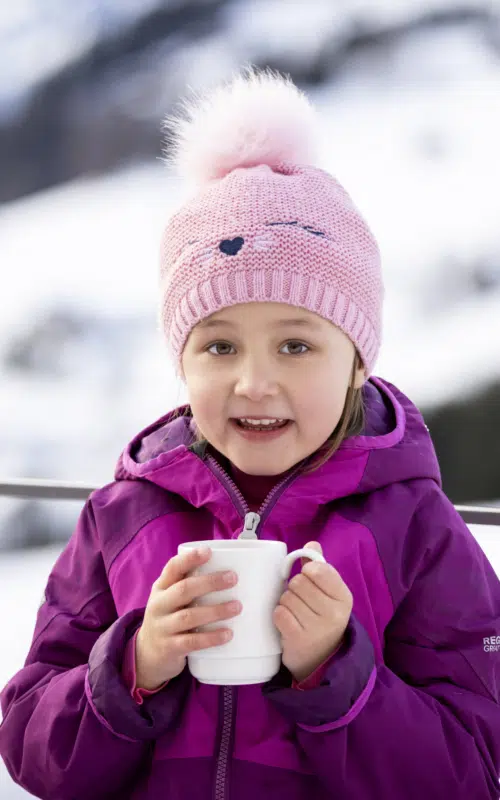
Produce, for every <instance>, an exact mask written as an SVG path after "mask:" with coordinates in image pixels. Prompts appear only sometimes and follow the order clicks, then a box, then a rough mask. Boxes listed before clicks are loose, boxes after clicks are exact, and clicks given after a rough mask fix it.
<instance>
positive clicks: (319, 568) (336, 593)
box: [302, 561, 352, 602]
mask: <svg viewBox="0 0 500 800" xmlns="http://www.w3.org/2000/svg"><path fill="white" fill-rule="evenodd" d="M302 574H303V575H304V576H305V577H307V578H309V580H311V581H312V583H313V584H314V585H315V586H316V587H317V588H318V589H320V591H322V592H324V594H325V595H327V596H328V597H329V598H330V599H331V600H337V601H344V602H348V601H350V602H352V594H351V591H350V589H349V587H348V586H347V584H345V583H344V581H343V580H342V578H341V577H340V574H339V573H338V572H337V570H336V569H335V567H332V565H331V564H322V563H319V562H317V561H310V562H309V563H308V564H306V565H305V566H304V567H303V569H302Z"/></svg>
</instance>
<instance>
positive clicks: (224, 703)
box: [214, 686, 236, 800]
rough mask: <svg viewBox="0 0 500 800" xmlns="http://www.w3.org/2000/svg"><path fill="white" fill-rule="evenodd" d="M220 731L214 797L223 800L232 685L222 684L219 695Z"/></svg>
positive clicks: (231, 724) (229, 750)
mask: <svg viewBox="0 0 500 800" xmlns="http://www.w3.org/2000/svg"><path fill="white" fill-rule="evenodd" d="M220 698H221V701H220V705H221V709H220V712H219V713H220V717H221V719H222V727H221V731H220V744H219V757H218V759H217V770H216V773H215V789H214V799H215V800H225V798H226V797H229V791H228V789H229V759H230V757H231V754H232V749H233V731H234V722H235V716H236V715H235V713H234V707H235V689H234V686H223V687H222V692H221V695H220Z"/></svg>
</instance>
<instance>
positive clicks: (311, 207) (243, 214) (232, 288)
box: [160, 164, 383, 376]
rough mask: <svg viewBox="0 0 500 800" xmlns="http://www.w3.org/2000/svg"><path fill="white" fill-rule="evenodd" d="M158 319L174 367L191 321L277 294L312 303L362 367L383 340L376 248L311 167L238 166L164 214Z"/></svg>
mask: <svg viewBox="0 0 500 800" xmlns="http://www.w3.org/2000/svg"><path fill="white" fill-rule="evenodd" d="M160 277H161V292H162V309H161V320H162V326H163V329H164V332H165V336H166V339H167V342H168V346H169V349H170V352H171V356H172V359H173V362H174V364H175V366H176V370H177V372H178V374H179V375H180V374H181V373H180V359H181V356H182V351H183V348H184V345H185V343H186V340H187V337H188V335H189V333H190V331H191V329H192V328H193V327H194V326H195V325H196V324H197V323H198V322H200V321H201V320H202V319H204V318H205V317H208V316H210V315H211V314H213V313H214V312H216V311H218V310H220V309H221V308H224V307H227V306H231V305H235V304H238V303H248V302H252V301H260V302H265V301H268V302H279V303H287V304H289V305H292V306H298V307H301V308H304V309H307V310H309V311H312V312H315V313H316V314H318V315H319V316H321V317H324V318H325V319H327V320H329V321H331V322H332V323H333V324H334V325H336V326H338V327H339V328H341V329H342V330H343V331H344V332H345V333H346V334H347V335H348V336H349V338H350V339H351V340H352V341H353V343H354V344H355V346H356V347H357V349H358V352H359V354H360V356H361V358H362V360H363V362H364V365H365V371H366V374H367V376H368V375H369V374H370V373H371V371H372V368H373V366H374V363H375V360H376V357H377V354H378V351H379V347H380V340H381V313H382V301H383V285H382V277H381V268H380V256H379V249H378V246H377V243H376V241H375V238H374V237H373V235H372V233H371V231H370V230H369V228H368V226H367V224H366V222H365V221H364V219H363V218H362V216H361V214H360V213H359V211H358V210H357V208H356V207H355V206H354V204H353V203H352V201H351V199H350V197H349V195H348V194H347V192H346V191H345V190H344V189H343V188H342V186H341V185H340V184H339V183H338V182H337V181H336V180H335V178H333V177H332V176H331V175H329V174H328V173H326V172H324V171H323V170H320V169H317V168H315V167H309V166H297V165H293V164H281V165H279V166H276V167H274V168H271V167H269V166H267V165H264V164H263V165H259V166H255V167H250V168H244V169H243V168H238V169H235V170H233V171H232V172H230V173H229V174H228V175H226V176H225V177H223V178H222V179H220V180H214V181H212V182H211V183H210V184H209V185H208V186H204V187H202V188H201V190H200V191H199V192H198V194H197V195H196V196H195V197H194V198H193V199H191V200H190V201H189V202H188V203H187V204H186V205H184V207H182V208H181V209H180V210H179V211H178V212H177V213H176V214H174V216H173V217H172V218H171V219H170V221H169V222H168V224H167V227H166V229H165V232H164V236H163V242H162V255H161V276H160Z"/></svg>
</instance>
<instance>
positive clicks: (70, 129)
mask: <svg viewBox="0 0 500 800" xmlns="http://www.w3.org/2000/svg"><path fill="white" fill-rule="evenodd" d="M235 2H236V0H184V2H181V1H180V0H179V2H178V3H176V4H175V3H172V4H171V3H165V4H164V5H163V6H160V7H158V8H156V9H155V10H154V11H150V12H145V13H144V14H143V16H141V17H139V18H138V19H137V21H136V22H135V23H134V24H131V25H130V26H129V27H127V28H126V29H125V30H121V31H119V32H118V31H117V32H115V31H112V30H111V31H110V30H105V31H104V32H103V37H102V39H101V40H100V41H98V42H96V44H95V45H94V46H93V47H92V48H91V49H90V50H88V51H86V52H85V53H84V54H82V56H81V57H80V60H77V61H74V62H73V63H71V65H69V66H68V67H66V68H65V69H63V70H61V71H60V72H59V73H58V74H57V75H56V76H54V77H52V78H51V79H49V80H47V81H45V82H44V83H40V84H38V86H37V87H36V90H35V91H34V92H33V94H32V95H31V97H30V98H29V99H28V100H27V101H26V103H25V105H24V106H23V107H22V109H21V110H19V111H18V113H17V115H16V117H15V118H14V119H9V120H4V121H3V122H2V119H0V175H1V181H0V203H2V202H6V201H9V200H14V199H16V198H18V197H21V196H23V195H26V194H30V193H32V192H37V191H40V190H43V189H46V188H48V187H50V186H53V185H56V184H58V183H62V182H64V181H67V180H71V179H73V178H76V177H78V176H80V175H85V174H100V173H103V172H107V171H109V170H111V169H113V168H115V167H117V166H118V165H120V164H124V163H126V162H128V161H131V160H134V159H141V158H148V159H152V158H156V157H159V156H160V155H161V148H162V145H161V135H160V134H161V131H160V123H161V119H162V117H163V116H164V115H165V114H167V113H169V112H170V110H171V107H172V105H173V104H174V103H175V102H176V101H177V100H178V99H179V94H180V93H184V91H185V81H184V76H183V75H182V73H179V67H178V65H177V63H176V60H175V59H176V56H177V54H178V53H179V52H180V51H182V48H183V47H185V46H189V44H190V43H192V42H195V41H197V40H200V41H201V40H203V39H206V38H207V37H209V36H210V35H212V34H215V33H217V32H219V31H220V30H221V29H224V26H225V25H226V22H225V20H224V16H223V13H222V12H223V11H224V9H225V8H226V7H227V6H229V5H232V4H235ZM457 5H459V4H457ZM333 13H334V12H332V14H333ZM343 13H344V15H345V16H346V19H345V24H344V25H343V26H342V29H341V30H340V29H339V27H338V26H336V25H335V24H333V22H332V29H331V32H330V33H328V32H327V33H326V35H323V36H322V37H319V36H318V44H317V46H316V48H314V47H312V48H311V51H310V52H308V53H307V54H305V55H304V54H302V55H301V57H300V58H296V59H294V57H293V55H292V54H290V53H288V54H287V53H285V52H284V53H283V55H282V56H280V55H276V54H274V55H272V56H271V54H269V57H266V55H265V50H263V49H262V47H263V46H265V43H262V46H261V48H260V52H259V55H258V56H257V54H254V53H250V52H245V51H242V52H241V53H239V52H237V53H236V56H237V59H238V62H239V63H241V64H243V63H246V62H247V61H249V60H250V61H251V62H252V63H254V64H255V65H256V66H258V67H266V66H267V67H271V68H275V69H279V70H281V71H283V72H286V73H289V74H290V75H291V76H292V78H293V79H294V80H295V81H296V82H297V83H299V84H302V85H309V86H312V85H316V84H321V83H322V82H324V81H325V80H327V79H330V78H331V77H332V76H333V75H335V74H337V73H340V72H341V71H342V70H343V69H349V65H350V64H351V63H352V62H353V61H355V60H356V58H357V57H358V55H359V54H363V55H364V56H366V57H368V58H372V59H374V60H375V61H376V60H377V59H378V58H381V57H383V55H384V53H387V52H388V49H389V50H390V47H391V46H393V45H394V44H396V43H397V42H398V41H399V40H400V39H401V38H402V37H404V36H407V35H411V34H412V33H413V32H418V31H419V30H422V29H425V28H435V27H437V26H440V25H450V24H454V25H457V24H466V25H470V24H473V25H476V26H478V27H479V30H480V31H481V33H482V34H483V37H484V40H485V44H486V46H487V47H489V48H490V49H491V50H493V51H498V50H500V36H499V35H498V31H499V30H500V23H499V19H500V16H499V15H498V14H497V13H496V12H495V9H494V8H493V4H492V6H491V10H486V8H485V9H481V8H477V7H474V4H473V3H471V4H470V6H468V5H467V3H465V4H462V7H461V8H458V7H457V8H449V9H443V10H441V11H440V12H435V11H434V12H433V11H432V10H429V9H426V8H425V7H424V8H423V9H422V10H421V11H419V10H418V9H416V10H415V12H414V13H413V15H411V14H409V15H408V16H407V17H406V18H403V19H401V20H400V21H398V22H397V23H395V22H391V21H388V22H381V21H380V20H378V19H377V15H376V14H373V15H372V16H371V18H370V20H362V19H358V18H356V16H355V15H354V14H353V15H352V17H350V16H349V14H348V9H344V11H343ZM227 34H228V47H233V48H234V47H236V48H237V47H238V43H234V42H232V41H231V31H230V30H228V31H227ZM0 44H1V42H0ZM155 64H157V65H158V67H157V69H155V68H154V65H155ZM169 66H170V68H169ZM195 66H196V65H194V67H195ZM120 87H121V88H120ZM123 87H124V89H123Z"/></svg>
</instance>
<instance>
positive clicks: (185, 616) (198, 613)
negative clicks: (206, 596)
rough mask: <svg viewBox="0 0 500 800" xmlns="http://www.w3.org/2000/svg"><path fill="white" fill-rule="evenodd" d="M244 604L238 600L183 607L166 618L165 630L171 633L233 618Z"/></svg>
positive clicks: (182, 631)
mask: <svg viewBox="0 0 500 800" xmlns="http://www.w3.org/2000/svg"><path fill="white" fill-rule="evenodd" d="M241 610H242V605H241V603H240V602H239V601H238V600H232V601H231V602H229V603H221V604H220V605H217V606H194V607H193V608H182V609H181V610H180V611H176V612H175V613H174V614H170V615H169V616H168V617H166V619H165V630H166V632H167V633H168V634H169V635H174V634H179V633H185V632H187V631H189V632H190V631H192V629H193V628H199V627H201V626H202V625H209V624H210V623H213V622H219V621H220V620H225V619H232V618H233V617H236V616H238V614H240V613H241Z"/></svg>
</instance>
